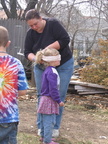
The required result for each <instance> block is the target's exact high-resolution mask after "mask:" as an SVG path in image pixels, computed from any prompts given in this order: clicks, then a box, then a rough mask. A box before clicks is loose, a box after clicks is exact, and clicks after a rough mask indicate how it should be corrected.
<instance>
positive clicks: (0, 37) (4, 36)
mask: <svg viewBox="0 0 108 144" xmlns="http://www.w3.org/2000/svg"><path fill="white" fill-rule="evenodd" d="M8 41H9V33H8V30H7V29H6V28H5V27H3V26H0V46H3V47H5V46H6V44H7V42H8Z"/></svg>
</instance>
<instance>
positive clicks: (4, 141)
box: [0, 122, 18, 144]
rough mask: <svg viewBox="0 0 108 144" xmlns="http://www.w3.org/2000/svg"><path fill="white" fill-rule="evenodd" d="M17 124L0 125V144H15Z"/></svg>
mask: <svg viewBox="0 0 108 144" xmlns="http://www.w3.org/2000/svg"><path fill="white" fill-rule="evenodd" d="M17 127H18V122H13V123H0V144H8V143H9V144H17Z"/></svg>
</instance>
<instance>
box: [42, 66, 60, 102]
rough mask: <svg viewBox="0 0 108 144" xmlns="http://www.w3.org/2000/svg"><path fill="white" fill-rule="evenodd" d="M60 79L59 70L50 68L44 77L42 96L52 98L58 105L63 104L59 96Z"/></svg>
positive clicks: (46, 70)
mask: <svg viewBox="0 0 108 144" xmlns="http://www.w3.org/2000/svg"><path fill="white" fill-rule="evenodd" d="M59 83H60V78H59V75H58V72H57V70H56V69H55V68H54V67H52V66H48V67H47V68H46V69H45V71H44V73H43V75H42V87H41V95H42V96H50V97H51V98H52V99H53V100H54V101H56V102H57V103H58V104H59V103H60V102H61V100H60V94H59Z"/></svg>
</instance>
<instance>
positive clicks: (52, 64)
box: [49, 60, 60, 67]
mask: <svg viewBox="0 0 108 144" xmlns="http://www.w3.org/2000/svg"><path fill="white" fill-rule="evenodd" d="M49 65H50V66H54V67H56V66H59V65H60V60H57V61H51V62H50V63H49Z"/></svg>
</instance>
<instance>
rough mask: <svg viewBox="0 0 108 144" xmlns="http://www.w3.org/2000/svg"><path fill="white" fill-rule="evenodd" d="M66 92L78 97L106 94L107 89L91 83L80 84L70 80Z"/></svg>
mask: <svg viewBox="0 0 108 144" xmlns="http://www.w3.org/2000/svg"><path fill="white" fill-rule="evenodd" d="M68 91H69V92H71V93H76V94H79V95H87V94H108V87H105V86H102V85H98V84H93V83H87V82H81V81H78V80H71V81H70V84H69V90H68Z"/></svg>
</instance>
